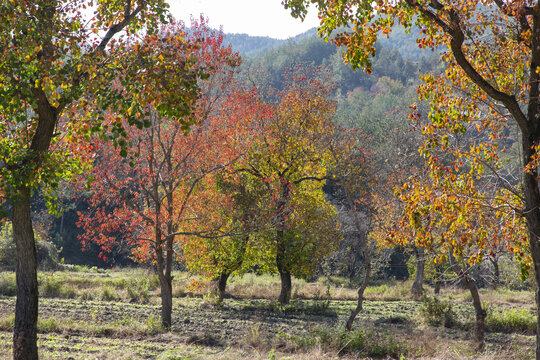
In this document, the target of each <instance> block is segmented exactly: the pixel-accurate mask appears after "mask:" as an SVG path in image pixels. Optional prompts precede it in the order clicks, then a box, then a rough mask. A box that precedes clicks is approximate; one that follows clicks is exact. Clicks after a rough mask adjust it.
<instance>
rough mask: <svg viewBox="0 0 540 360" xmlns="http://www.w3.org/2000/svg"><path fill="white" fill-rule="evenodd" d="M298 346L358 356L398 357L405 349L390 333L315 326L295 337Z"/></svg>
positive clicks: (405, 351)
mask: <svg viewBox="0 0 540 360" xmlns="http://www.w3.org/2000/svg"><path fill="white" fill-rule="evenodd" d="M295 342H296V344H297V346H298V347H314V346H317V347H321V348H323V349H324V350H326V351H335V352H338V353H339V354H346V353H354V354H356V355H358V356H359V357H381V358H395V359H399V358H400V357H401V356H403V355H406V353H407V349H406V347H404V346H403V345H401V344H399V342H398V341H397V340H396V339H395V338H394V337H393V336H391V335H388V334H380V333H375V332H373V331H364V330H356V331H346V330H344V329H339V330H337V329H335V328H326V327H316V328H314V329H313V330H312V331H311V332H308V333H304V334H303V335H301V336H299V337H297V338H295Z"/></svg>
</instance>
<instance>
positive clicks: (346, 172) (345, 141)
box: [331, 128, 374, 331]
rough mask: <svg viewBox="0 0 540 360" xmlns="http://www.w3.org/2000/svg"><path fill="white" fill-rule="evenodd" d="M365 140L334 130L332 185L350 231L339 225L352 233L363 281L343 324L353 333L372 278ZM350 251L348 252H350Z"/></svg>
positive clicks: (370, 181)
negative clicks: (352, 307)
mask: <svg viewBox="0 0 540 360" xmlns="http://www.w3.org/2000/svg"><path fill="white" fill-rule="evenodd" d="M365 140H366V137H365V136H363V135H362V134H359V133H358V131H357V130H349V129H345V128H337V129H336V131H335V132H334V137H333V141H332V146H331V152H332V157H333V158H334V162H335V166H334V169H333V172H332V175H333V176H332V180H331V184H332V185H333V186H334V187H337V190H336V191H335V196H336V198H338V199H339V200H337V201H338V203H340V205H341V207H342V209H343V210H342V211H341V212H342V213H344V215H345V216H344V217H345V219H344V220H342V223H349V224H350V225H349V226H348V227H349V228H350V229H347V226H345V225H344V224H343V225H342V230H343V231H349V232H352V233H353V236H354V237H355V238H356V242H357V243H359V244H358V246H357V248H356V249H355V250H357V251H358V252H359V255H360V257H361V258H362V260H363V268H364V279H363V280H362V283H361V285H360V287H359V289H358V301H357V305H356V307H355V308H354V309H353V310H352V311H351V314H350V316H349V318H348V319H347V321H346V323H345V329H346V330H348V331H350V330H352V325H353V323H354V320H355V318H356V316H357V315H358V314H359V313H360V311H362V309H363V303H364V292H365V290H366V288H367V286H368V283H369V280H370V276H371V270H372V269H371V265H372V264H371V258H372V253H373V251H374V250H373V246H372V243H371V242H370V241H369V239H368V237H367V233H368V231H369V228H370V227H371V216H372V206H371V194H370V191H371V190H372V187H373V185H374V179H373V178H372V175H373V171H372V169H371V167H370V165H371V164H370V163H369V161H368V158H369V154H368V153H367V151H366V150H365V148H364V142H365ZM351 250H352V249H350V248H349V249H348V251H349V252H350V251H351Z"/></svg>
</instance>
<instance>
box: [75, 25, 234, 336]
mask: <svg viewBox="0 0 540 360" xmlns="http://www.w3.org/2000/svg"><path fill="white" fill-rule="evenodd" d="M162 33H163V34H164V36H165V37H168V36H182V37H186V38H187V39H191V38H192V39H193V40H194V41H195V40H196V41H197V42H198V43H199V44H200V46H199V47H198V48H195V49H194V50H193V51H192V52H191V53H182V52H176V51H175V50H174V49H170V51H169V52H168V53H167V55H168V56H171V57H175V56H176V57H183V58H187V59H190V61H191V62H192V66H193V67H195V68H200V69H203V70H204V71H205V73H207V74H208V75H209V76H208V77H207V78H206V80H204V81H202V82H201V83H200V84H199V86H200V88H201V89H202V92H201V96H200V97H199V100H198V102H197V104H196V109H195V111H194V112H193V114H194V116H195V117H196V119H195V122H196V125H194V126H192V129H191V130H190V131H189V132H187V133H186V131H185V128H184V126H183V123H181V122H178V121H175V120H170V119H167V118H162V117H159V116H157V114H154V115H150V116H147V117H145V118H144V119H143V121H145V122H149V127H148V128H147V129H139V128H136V127H130V126H128V125H127V124H123V125H122V126H121V128H122V129H125V130H124V131H125V133H124V134H123V137H122V138H121V140H120V141H126V144H124V147H125V148H127V149H129V153H130V154H131V156H130V157H129V158H125V154H123V153H122V151H123V150H122V147H118V146H116V147H115V146H114V145H112V144H110V143H108V142H106V141H97V140H96V143H97V145H98V147H99V151H98V152H97V153H96V155H97V157H96V159H95V162H94V170H93V177H94V181H93V182H92V183H91V193H92V197H91V199H90V202H89V211H88V212H87V213H85V214H81V215H80V226H82V227H84V229H85V234H84V235H83V236H82V237H81V240H82V242H83V244H84V243H87V242H90V241H91V242H94V243H97V244H98V245H100V246H101V248H102V250H103V254H106V253H108V252H110V251H111V250H112V248H113V247H115V246H117V245H118V244H120V243H122V244H125V245H127V247H128V248H129V249H131V254H132V256H133V257H134V259H136V260H138V261H150V262H153V263H154V264H155V268H156V270H157V273H158V277H159V280H160V284H161V300H162V312H161V322H162V325H163V326H164V327H166V328H169V327H170V325H171V313H172V275H171V271H172V264H173V261H174V260H175V246H174V243H175V241H177V240H178V238H179V236H180V235H194V234H199V235H202V234H208V233H211V232H212V231H213V230H214V229H211V228H204V229H202V228H198V229H194V228H193V226H192V224H191V222H194V221H197V219H198V218H199V217H200V216H202V215H201V211H200V208H199V207H198V206H197V201H194V199H195V197H196V196H197V195H198V193H200V192H204V191H205V189H204V187H203V186H202V180H203V179H204V178H205V177H206V176H208V175H209V174H211V173H214V172H216V171H218V170H220V169H223V168H224V167H226V166H228V165H229V164H231V163H232V162H234V161H235V160H236V159H237V158H238V156H239V151H240V148H239V146H238V145H239V141H238V136H237V133H236V131H237V130H238V129H239V128H242V127H241V126H239V124H236V123H235V122H234V121H233V120H231V119H230V118H227V117H222V116H220V113H221V107H222V105H221V101H222V100H223V94H224V91H225V89H226V88H227V87H228V86H231V84H232V80H233V75H234V71H235V67H236V66H237V65H239V63H240V59H239V57H238V55H237V54H235V53H233V52H232V50H231V49H230V48H224V47H223V46H222V35H221V34H220V33H219V32H215V31H213V30H211V29H209V28H208V26H207V25H206V22H205V21H204V20H201V22H193V23H192V28H191V29H190V30H189V31H188V30H186V29H185V28H184V26H183V24H181V23H178V24H173V25H171V26H169V27H167V28H164V29H162ZM175 34H176V35H175ZM162 61H168V59H166V58H164V59H162ZM169 70H170V71H174V69H169ZM119 86H121V84H120V85H119ZM149 95H151V93H150V94H149ZM144 101H145V102H146V103H147V104H148V105H147V106H151V105H152V99H144ZM109 117H110V122H111V123H113V124H114V123H115V122H118V121H122V119H121V117H120V116H118V115H116V114H110V116H109ZM111 128H112V129H115V127H114V126H113V127H111ZM120 145H121V144H120ZM128 160H129V161H128ZM105 256H106V255H105Z"/></svg>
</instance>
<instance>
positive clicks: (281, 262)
mask: <svg viewBox="0 0 540 360" xmlns="http://www.w3.org/2000/svg"><path fill="white" fill-rule="evenodd" d="M284 241H285V239H284V231H283V230H278V232H277V254H276V266H277V269H278V271H279V277H280V278H281V292H280V293H279V298H278V301H279V303H280V304H281V305H285V304H288V303H289V301H290V300H291V289H292V281H291V272H290V271H289V269H287V266H286V261H285V256H286V254H285V243H284Z"/></svg>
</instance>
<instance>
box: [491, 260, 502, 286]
mask: <svg viewBox="0 0 540 360" xmlns="http://www.w3.org/2000/svg"><path fill="white" fill-rule="evenodd" d="M489 261H490V262H491V264H492V265H493V280H492V281H491V287H492V288H493V289H496V288H497V286H499V281H500V278H501V273H500V270H499V258H498V257H495V258H492V257H490V258H489Z"/></svg>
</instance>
